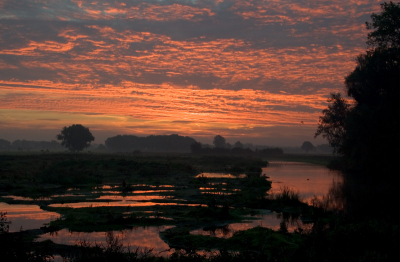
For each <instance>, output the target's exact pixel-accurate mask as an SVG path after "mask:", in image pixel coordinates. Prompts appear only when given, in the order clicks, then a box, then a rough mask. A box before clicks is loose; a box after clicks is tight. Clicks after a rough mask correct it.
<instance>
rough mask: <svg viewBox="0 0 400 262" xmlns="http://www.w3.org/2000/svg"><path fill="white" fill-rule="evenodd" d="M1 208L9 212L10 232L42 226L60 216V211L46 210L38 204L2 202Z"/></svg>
mask: <svg viewBox="0 0 400 262" xmlns="http://www.w3.org/2000/svg"><path fill="white" fill-rule="evenodd" d="M0 210H1V211H2V212H7V219H8V220H9V221H11V224H10V232H17V231H19V230H20V229H21V227H22V229H23V230H28V229H35V228H40V227H42V226H43V224H45V223H49V222H50V221H52V220H55V219H57V218H58V217H60V215H59V214H58V213H54V212H48V211H44V210H42V209H40V207H39V206H37V205H9V204H6V203H0Z"/></svg>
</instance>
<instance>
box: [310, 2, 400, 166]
mask: <svg viewBox="0 0 400 262" xmlns="http://www.w3.org/2000/svg"><path fill="white" fill-rule="evenodd" d="M381 9H382V12H381V13H380V14H372V16H371V18H372V22H367V23H366V25H367V29H370V30H373V31H372V32H370V33H369V34H368V41H367V44H368V50H367V51H366V53H365V54H361V55H359V56H358V57H357V61H356V62H357V65H356V68H355V69H354V71H353V72H351V73H350V74H349V75H348V76H347V77H346V78H345V85H346V90H347V94H348V95H349V96H350V97H352V98H353V99H354V106H353V107H352V108H351V109H350V110H349V111H348V112H347V115H346V117H344V119H345V120H344V121H342V120H343V117H342V116H343V115H342V114H335V113H336V112H340V111H343V112H346V110H344V108H346V107H345V106H344V105H343V104H345V101H342V100H340V98H338V97H333V96H332V101H333V102H334V103H335V102H337V104H342V106H341V108H342V109H343V110H333V109H334V107H333V105H332V106H331V107H329V108H328V109H326V110H324V112H323V114H324V116H323V117H321V118H320V125H319V126H318V130H317V133H316V136H317V135H319V134H323V135H326V137H327V138H328V141H329V143H330V144H331V145H333V146H334V147H336V148H337V149H338V151H339V152H340V153H343V154H344V155H345V156H346V159H347V162H348V166H349V167H350V168H352V169H362V170H363V171H368V172H374V171H377V170H379V172H380V173H389V172H391V171H390V170H391V169H392V168H393V167H394V165H395V163H396V159H397V156H396V154H390V153H389V152H391V151H392V150H391V149H392V148H398V147H399V146H400V136H399V130H400V121H399V119H400V106H399V105H398V100H399V97H400V88H399V83H400V3H397V4H395V3H392V2H390V3H384V4H382V5H381ZM330 112H331V113H332V114H330ZM336 117H337V118H338V119H339V120H340V121H339V123H340V124H338V125H333V124H331V123H336V121H334V120H335V119H336ZM336 126H337V127H338V128H339V129H335V128H336ZM331 134H337V136H332V135H331ZM330 138H331V139H330Z"/></svg>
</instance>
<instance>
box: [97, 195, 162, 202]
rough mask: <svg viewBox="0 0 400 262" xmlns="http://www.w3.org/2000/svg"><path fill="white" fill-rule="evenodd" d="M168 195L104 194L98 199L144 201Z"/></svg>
mask: <svg viewBox="0 0 400 262" xmlns="http://www.w3.org/2000/svg"><path fill="white" fill-rule="evenodd" d="M166 198H167V197H166V196H158V195H134V196H121V195H104V196H100V197H98V198H96V199H101V200H105V199H110V200H120V201H142V200H152V199H166Z"/></svg>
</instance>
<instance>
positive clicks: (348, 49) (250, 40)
mask: <svg viewBox="0 0 400 262" xmlns="http://www.w3.org/2000/svg"><path fill="white" fill-rule="evenodd" d="M382 2H383V1H375V0H203V1H196V0H171V1H167V0H148V1H136V0H103V1H101V0H98V1H97V0H88V1H87V0H18V1H16V0H0V138H3V139H7V140H10V141H13V140H15V139H27V140H45V141H50V140H54V139H55V136H56V135H57V134H58V133H60V131H61V129H62V127H64V126H70V125H72V124H82V125H84V126H86V127H88V128H89V129H90V131H91V132H92V134H93V135H94V136H95V138H96V139H95V143H104V140H105V139H106V138H107V137H110V136H114V135H118V134H132V135H139V136H147V135H151V134H153V135H168V134H179V135H183V136H191V137H194V138H195V139H197V140H198V141H201V142H205V143H210V144H211V143H212V138H213V137H214V136H215V135H217V134H219V135H222V136H224V137H225V138H226V139H227V141H228V142H231V143H234V142H235V141H238V140H240V141H242V142H243V143H255V144H260V145H270V146H300V145H301V144H302V142H303V141H311V142H312V143H313V144H315V145H317V144H322V143H327V142H326V141H325V140H323V139H322V138H318V139H314V133H315V131H316V128H317V125H318V119H319V116H321V111H322V110H323V109H324V108H326V107H327V98H328V97H329V94H330V93H332V92H341V93H343V94H344V93H345V90H344V78H345V77H346V75H348V74H349V73H350V72H351V71H352V70H353V69H354V68H355V65H356V63H355V58H356V56H357V55H358V54H360V53H363V52H365V50H366V44H365V42H366V40H367V33H368V31H367V30H366V28H365V22H366V21H370V15H371V14H372V13H379V12H380V3H382Z"/></svg>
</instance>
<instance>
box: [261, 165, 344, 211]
mask: <svg viewBox="0 0 400 262" xmlns="http://www.w3.org/2000/svg"><path fill="white" fill-rule="evenodd" d="M262 173H263V174H265V175H266V176H268V177H269V178H268V180H271V181H272V185H271V186H272V188H271V190H270V191H269V192H268V193H269V194H272V193H273V194H277V193H279V192H280V190H281V188H283V187H284V186H287V187H289V188H291V189H293V190H294V191H295V192H296V191H298V192H299V196H300V198H301V199H302V200H303V201H304V202H306V203H309V204H311V200H312V199H313V198H314V197H317V198H321V197H323V196H325V195H327V194H328V193H329V190H330V188H331V187H332V186H333V183H334V182H339V183H340V182H341V181H343V178H342V174H341V173H340V172H339V171H332V170H329V169H328V168H326V167H324V166H320V165H313V164H308V163H298V162H270V164H269V166H268V167H267V168H263V170H262Z"/></svg>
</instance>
